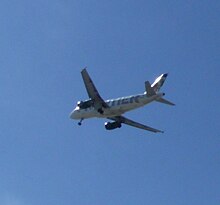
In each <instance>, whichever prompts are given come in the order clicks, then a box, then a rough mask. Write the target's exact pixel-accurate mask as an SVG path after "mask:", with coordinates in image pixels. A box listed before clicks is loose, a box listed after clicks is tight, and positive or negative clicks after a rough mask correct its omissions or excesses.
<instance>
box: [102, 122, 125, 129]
mask: <svg viewBox="0 0 220 205" xmlns="http://www.w3.org/2000/svg"><path fill="white" fill-rule="evenodd" d="M120 127H121V123H120V122H106V123H105V129H106V130H114V129H116V128H120Z"/></svg>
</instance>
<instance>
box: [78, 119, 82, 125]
mask: <svg viewBox="0 0 220 205" xmlns="http://www.w3.org/2000/svg"><path fill="white" fill-rule="evenodd" d="M82 121H83V118H82V119H81V120H80V121H79V122H78V125H79V126H81V125H82Z"/></svg>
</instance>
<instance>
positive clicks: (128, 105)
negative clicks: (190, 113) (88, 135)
mask: <svg viewBox="0 0 220 205" xmlns="http://www.w3.org/2000/svg"><path fill="white" fill-rule="evenodd" d="M81 75H82V79H83V81H84V84H85V87H86V90H87V93H88V96H89V99H88V100H85V101H78V102H77V105H76V107H75V109H74V110H73V111H72V112H71V113H70V118H71V119H75V120H80V121H79V122H78V125H82V121H83V120H84V119H88V118H94V117H96V118H107V119H108V120H111V122H106V123H105V128H106V130H113V129H116V128H120V127H121V126H122V124H126V125H130V126H133V127H136V128H140V129H143V130H147V131H151V132H154V133H157V132H160V133H163V131H161V130H158V129H155V128H152V127H149V126H146V125H143V124H140V123H138V122H135V121H133V120H130V119H128V118H126V117H124V116H123V114H124V113H126V112H128V111H131V110H134V109H137V108H140V107H143V106H145V105H147V104H149V103H151V102H153V101H156V102H160V103H165V104H168V105H175V104H174V103H172V102H170V101H168V100H166V99H164V98H163V96H164V95H165V93H162V92H159V90H160V88H161V87H162V86H163V84H164V82H165V80H166V78H167V76H168V73H165V74H162V75H160V76H159V77H157V78H156V79H155V81H154V82H153V83H152V84H150V82H149V81H146V82H145V92H144V93H143V94H137V95H131V96H127V97H120V98H117V99H109V100H103V98H102V97H101V96H100V94H99V92H98V90H97V89H96V87H95V85H94V83H93V81H92V79H91V77H90V76H89V74H88V72H87V69H86V68H84V69H83V70H82V71H81Z"/></svg>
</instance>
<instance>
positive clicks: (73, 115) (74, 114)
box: [69, 110, 76, 119]
mask: <svg viewBox="0 0 220 205" xmlns="http://www.w3.org/2000/svg"><path fill="white" fill-rule="evenodd" d="M69 117H70V118H71V119H76V113H75V110H73V111H72V112H71V113H70V116H69Z"/></svg>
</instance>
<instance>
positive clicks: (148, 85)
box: [145, 81, 156, 97]
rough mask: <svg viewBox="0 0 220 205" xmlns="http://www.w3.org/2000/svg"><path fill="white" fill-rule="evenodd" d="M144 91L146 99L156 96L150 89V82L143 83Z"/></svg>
mask: <svg viewBox="0 0 220 205" xmlns="http://www.w3.org/2000/svg"><path fill="white" fill-rule="evenodd" d="M145 90H146V95H147V96H148V97H150V96H153V95H156V92H155V91H154V89H153V88H152V87H151V85H150V82H149V81H146V82H145Z"/></svg>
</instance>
